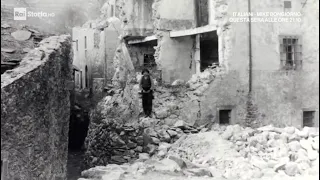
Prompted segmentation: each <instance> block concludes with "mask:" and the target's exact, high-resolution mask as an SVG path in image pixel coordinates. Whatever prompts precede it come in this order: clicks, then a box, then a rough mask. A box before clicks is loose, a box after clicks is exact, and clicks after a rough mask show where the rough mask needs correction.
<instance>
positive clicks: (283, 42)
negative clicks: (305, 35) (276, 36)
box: [280, 36, 302, 70]
mask: <svg viewBox="0 0 320 180" xmlns="http://www.w3.org/2000/svg"><path fill="white" fill-rule="evenodd" d="M300 41H301V40H300V39H299V37H297V36H282V37H281V38H280V61H281V69H283V70H300V69H301V68H302V45H301V44H300Z"/></svg>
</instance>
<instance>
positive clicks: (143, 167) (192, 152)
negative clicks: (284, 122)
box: [79, 123, 319, 180]
mask: <svg viewBox="0 0 320 180" xmlns="http://www.w3.org/2000/svg"><path fill="white" fill-rule="evenodd" d="M181 124H182V123H177V126H178V127H176V128H179V129H180V128H181V131H182V132H183V130H182V129H185V126H182V125H181ZM187 127H188V126H187ZM153 128H155V127H153ZM155 129H157V128H155ZM172 129H174V128H168V129H166V131H165V132H167V133H168V134H169V131H168V130H172ZM172 131H176V130H172ZM181 131H180V132H177V134H180V137H179V138H178V139H175V140H174V141H167V140H168V139H167V138H166V137H165V136H166V135H163V131H161V130H160V132H159V133H158V131H157V130H152V129H148V130H147V131H146V132H147V134H148V136H149V137H151V139H152V138H157V139H158V140H157V142H156V141H155V140H151V144H153V145H155V146H156V149H157V150H156V151H154V152H152V154H150V155H149V152H147V153H139V155H138V158H137V160H135V161H131V162H128V163H124V164H122V165H120V164H119V165H115V164H108V165H107V166H97V167H95V168H91V169H89V170H87V171H84V172H83V173H82V175H83V177H85V178H88V180H89V179H93V178H102V179H103V177H108V178H111V179H117V180H119V179H123V180H126V179H128V180H129V179H144V178H146V177H151V176H150V174H153V177H152V178H154V179H155V180H157V179H159V180H160V179H161V180H162V179H165V178H160V177H165V176H166V177H171V178H172V179H183V177H184V178H186V177H191V179H207V178H212V179H222V178H223V179H243V180H251V179H271V178H272V179H279V180H280V179H292V180H293V179H299V180H302V179H316V178H318V177H319V170H318V169H319V148H317V147H318V146H319V129H318V128H307V127H305V128H303V129H302V130H299V129H296V128H293V127H287V128H276V127H273V126H265V127H261V128H258V129H252V128H243V127H241V126H239V125H232V126H218V125H215V126H214V127H213V128H212V130H211V131H208V132H199V133H194V134H192V133H191V134H189V135H186V134H184V133H182V132H181ZM171 133H172V132H171ZM175 135H176V134H175ZM159 136H162V138H161V137H159ZM170 138H171V136H170ZM163 141H164V142H163ZM79 180H80V179H79ZM82 180H84V179H82Z"/></svg>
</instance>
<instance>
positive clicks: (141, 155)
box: [139, 153, 150, 160]
mask: <svg viewBox="0 0 320 180" xmlns="http://www.w3.org/2000/svg"><path fill="white" fill-rule="evenodd" d="M139 159H140V160H148V159H150V156H149V154H147V153H140V154H139Z"/></svg>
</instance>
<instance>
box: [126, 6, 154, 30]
mask: <svg viewBox="0 0 320 180" xmlns="http://www.w3.org/2000/svg"><path fill="white" fill-rule="evenodd" d="M122 1H123V0H122ZM152 3H153V1H152V0H125V1H123V4H122V12H121V13H122V14H121V15H122V18H121V19H122V21H123V22H124V35H125V36H148V35H152V33H153V23H152Z"/></svg>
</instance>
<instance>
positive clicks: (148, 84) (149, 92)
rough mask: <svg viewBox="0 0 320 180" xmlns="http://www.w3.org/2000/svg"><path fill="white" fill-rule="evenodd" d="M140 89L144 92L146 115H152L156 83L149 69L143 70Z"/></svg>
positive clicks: (143, 102)
mask: <svg viewBox="0 0 320 180" xmlns="http://www.w3.org/2000/svg"><path fill="white" fill-rule="evenodd" d="M139 84H140V90H141V94H142V107H143V111H144V114H145V117H151V113H152V100H153V98H154V96H153V91H154V83H153V79H152V77H151V75H150V72H149V70H147V69H144V70H142V77H141V79H140V83H139Z"/></svg>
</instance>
